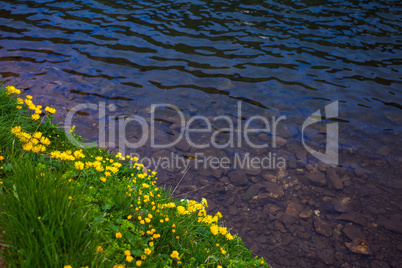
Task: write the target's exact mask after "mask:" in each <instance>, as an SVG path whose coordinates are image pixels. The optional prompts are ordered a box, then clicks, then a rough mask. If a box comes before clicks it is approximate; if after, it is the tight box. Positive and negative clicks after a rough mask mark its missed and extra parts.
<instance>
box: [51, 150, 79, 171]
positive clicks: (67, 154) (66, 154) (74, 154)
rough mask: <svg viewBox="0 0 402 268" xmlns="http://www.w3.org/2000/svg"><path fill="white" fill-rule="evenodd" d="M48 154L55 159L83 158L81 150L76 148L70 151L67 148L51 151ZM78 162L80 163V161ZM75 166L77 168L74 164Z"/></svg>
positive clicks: (70, 159) (71, 159) (73, 159)
mask: <svg viewBox="0 0 402 268" xmlns="http://www.w3.org/2000/svg"><path fill="white" fill-rule="evenodd" d="M50 156H51V157H52V158H55V159H60V160H67V161H75V160H76V159H80V158H85V154H84V153H83V152H82V150H76V151H74V152H72V151H71V150H67V151H64V152H60V151H52V152H51V153H50ZM78 162H80V161H78ZM80 163H82V162H80ZM79 166H81V165H80V164H79ZM76 168H77V166H76ZM82 169H83V168H82Z"/></svg>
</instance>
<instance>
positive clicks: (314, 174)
mask: <svg viewBox="0 0 402 268" xmlns="http://www.w3.org/2000/svg"><path fill="white" fill-rule="evenodd" d="M307 179H308V180H309V181H310V182H311V183H312V184H314V185H318V186H324V185H326V184H327V180H326V179H325V175H324V173H322V172H320V171H318V170H317V169H314V170H313V171H311V172H310V173H308V174H307Z"/></svg>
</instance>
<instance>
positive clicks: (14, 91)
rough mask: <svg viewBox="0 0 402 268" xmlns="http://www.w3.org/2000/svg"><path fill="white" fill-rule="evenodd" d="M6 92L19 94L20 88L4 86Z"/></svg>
mask: <svg viewBox="0 0 402 268" xmlns="http://www.w3.org/2000/svg"><path fill="white" fill-rule="evenodd" d="M6 90H7V94H13V93H15V94H21V90H19V89H18V88H15V87H14V86H6Z"/></svg>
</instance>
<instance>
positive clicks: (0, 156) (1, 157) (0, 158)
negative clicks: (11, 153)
mask: <svg viewBox="0 0 402 268" xmlns="http://www.w3.org/2000/svg"><path fill="white" fill-rule="evenodd" d="M0 153H1V151H0ZM3 160H4V156H2V155H0V161H3ZM0 169H3V166H0ZM0 184H3V182H2V181H0Z"/></svg>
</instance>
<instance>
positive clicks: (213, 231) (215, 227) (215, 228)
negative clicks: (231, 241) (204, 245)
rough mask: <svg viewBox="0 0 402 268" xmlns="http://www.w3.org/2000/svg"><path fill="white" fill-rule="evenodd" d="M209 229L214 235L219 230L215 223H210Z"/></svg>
mask: <svg viewBox="0 0 402 268" xmlns="http://www.w3.org/2000/svg"><path fill="white" fill-rule="evenodd" d="M209 229H210V230H211V233H213V234H214V235H217V234H218V232H219V227H218V225H216V224H212V225H211V227H209Z"/></svg>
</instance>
